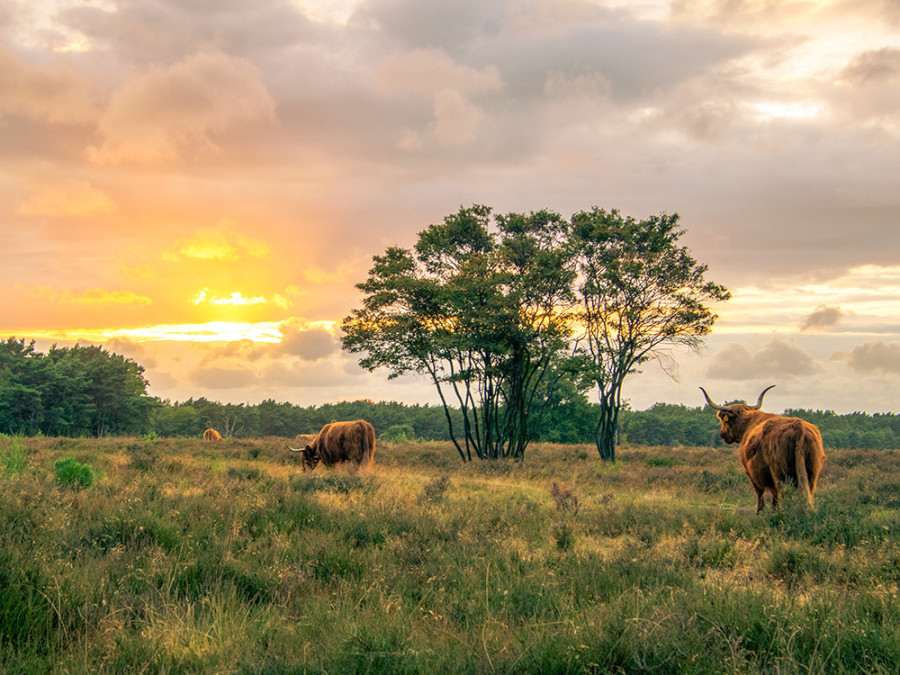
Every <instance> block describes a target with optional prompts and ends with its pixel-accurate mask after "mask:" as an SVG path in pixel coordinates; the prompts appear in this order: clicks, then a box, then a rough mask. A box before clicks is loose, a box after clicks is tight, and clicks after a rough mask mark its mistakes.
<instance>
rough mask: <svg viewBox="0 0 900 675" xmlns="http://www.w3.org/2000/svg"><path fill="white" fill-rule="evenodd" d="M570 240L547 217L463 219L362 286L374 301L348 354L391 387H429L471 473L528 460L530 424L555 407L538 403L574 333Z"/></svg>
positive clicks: (375, 271) (397, 252)
mask: <svg viewBox="0 0 900 675" xmlns="http://www.w3.org/2000/svg"><path fill="white" fill-rule="evenodd" d="M492 225H493V227H492ZM568 230H569V228H568V223H567V222H566V221H565V220H564V219H563V218H561V217H560V216H558V215H557V214H555V213H551V212H548V211H540V212H536V213H531V214H527V215H524V214H508V215H503V216H497V217H495V218H492V214H491V209H490V208H488V207H486V206H480V205H475V206H472V207H469V208H461V209H460V210H459V211H458V212H457V213H455V214H453V215H450V216H447V217H446V218H445V219H444V222H443V223H440V224H436V225H431V226H429V227H428V228H427V229H426V230H424V231H423V232H421V233H420V234H419V239H418V241H417V243H416V245H415V248H414V250H408V249H402V248H399V247H391V248H389V249H387V251H386V252H385V254H384V255H382V256H375V258H374V265H373V267H372V269H371V270H370V272H369V278H368V279H367V280H366V281H365V282H363V283H361V284H359V285H358V288H359V289H360V290H362V291H363V293H364V294H365V295H364V298H363V303H362V307H361V308H360V309H355V310H353V312H352V313H351V314H350V315H349V316H348V317H346V318H345V319H344V322H343V331H344V337H343V345H344V348H345V349H347V350H348V351H350V352H352V353H358V354H360V355H361V358H360V365H362V366H363V367H364V368H367V369H368V370H374V369H376V368H379V367H384V368H387V369H388V370H389V371H390V375H389V377H390V378H395V377H398V376H400V375H402V374H404V373H408V372H416V373H420V374H425V375H427V376H428V377H429V378H430V379H431V381H432V383H433V384H434V385H435V387H436V389H437V392H438V395H439V396H440V399H441V402H442V404H443V406H444V410H445V415H446V420H447V423H448V427H449V431H450V436H451V439H452V441H453V443H454V445H455V447H456V449H457V451H458V452H459V455H460V457H461V458H462V460H463V461H470V460H471V459H472V458H473V455H474V456H475V457H478V458H480V459H497V458H501V457H517V458H521V457H522V456H524V453H525V448H526V445H527V443H528V441H529V440H530V438H531V431H530V429H529V424H528V415H529V412H530V411H533V410H535V409H536V408H537V407H539V406H540V405H542V404H543V403H544V399H542V398H540V397H539V396H538V395H537V394H538V392H539V391H540V390H541V388H542V387H543V386H545V385H546V383H545V378H546V376H547V374H548V373H550V372H553V369H551V366H552V364H553V363H554V360H555V359H556V358H558V356H559V355H560V354H561V353H562V352H563V351H564V350H565V348H566V346H567V340H568V337H569V333H570V319H571V316H570V311H569V310H570V309H571V304H572V283H573V279H574V266H573V262H572V249H571V248H570V247H569V245H568V239H569V237H568V235H569V231H568ZM455 410H459V411H461V415H460V416H459V418H457V416H456V415H455V414H454V412H455ZM460 418H461V423H460V422H455V420H456V419H460ZM460 424H461V427H462V428H461V429H460V428H458V427H459V426H460Z"/></svg>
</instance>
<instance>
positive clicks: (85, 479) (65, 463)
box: [56, 457, 94, 490]
mask: <svg viewBox="0 0 900 675" xmlns="http://www.w3.org/2000/svg"><path fill="white" fill-rule="evenodd" d="M56 483H57V485H59V486H60V487H71V488H75V489H76V490H77V489H81V488H86V487H90V486H91V485H93V484H94V470H93V469H92V468H91V465H90V464H82V463H81V462H79V461H78V460H76V459H75V458H74V457H66V458H65V459H61V460H59V461H58V462H56Z"/></svg>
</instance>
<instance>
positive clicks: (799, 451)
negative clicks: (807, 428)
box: [794, 434, 816, 507]
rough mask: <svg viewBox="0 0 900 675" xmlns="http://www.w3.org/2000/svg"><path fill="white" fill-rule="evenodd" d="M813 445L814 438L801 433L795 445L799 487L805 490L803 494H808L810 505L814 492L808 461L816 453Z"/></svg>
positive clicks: (807, 499) (807, 498)
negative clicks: (810, 481)
mask: <svg viewBox="0 0 900 675" xmlns="http://www.w3.org/2000/svg"><path fill="white" fill-rule="evenodd" d="M812 445H813V442H812V439H810V438H808V437H807V435H806V434H801V435H800V438H799V439H798V440H797V443H796V444H795V445H794V461H795V462H796V471H797V487H799V488H800V489H801V490H802V491H803V494H804V495H806V501H807V502H809V505H810V507H812V505H813V493H812V490H811V489H810V485H809V474H808V472H807V471H808V470H807V467H806V461H807V457H813V456H814V454H815V450H816V449H815V448H814V447H811V446H812Z"/></svg>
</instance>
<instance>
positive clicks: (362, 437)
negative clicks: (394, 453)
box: [288, 420, 375, 470]
mask: <svg viewBox="0 0 900 675" xmlns="http://www.w3.org/2000/svg"><path fill="white" fill-rule="evenodd" d="M288 449H289V450H290V451H291V452H299V453H300V454H301V456H302V459H303V466H304V468H305V469H309V470H312V469H315V468H316V465H317V464H318V463H319V462H320V461H321V462H322V463H323V464H325V466H332V465H334V464H338V463H341V462H352V463H354V464H356V465H358V466H361V465H368V464H371V463H372V462H373V461H374V456H375V429H374V428H373V427H372V425H371V424H369V423H368V422H366V421H365V420H356V421H354V422H332V423H331V424H326V425H325V426H324V427H322V430H321V431H320V432H319V435H318V436H316V437H315V440H313V441H310V442H309V443H307V444H306V447H305V448H302V449H301V448H291V447H290V446H288Z"/></svg>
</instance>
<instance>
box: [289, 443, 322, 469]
mask: <svg viewBox="0 0 900 675" xmlns="http://www.w3.org/2000/svg"><path fill="white" fill-rule="evenodd" d="M288 450H290V451H291V452H299V453H300V460H301V461H302V462H303V470H304V471H312V470H313V469H315V468H316V466H318V464H319V453H318V452H316V449H315V448H313V447H312V446H311V445H307V446H306V447H305V448H292V447H291V446H288Z"/></svg>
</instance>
